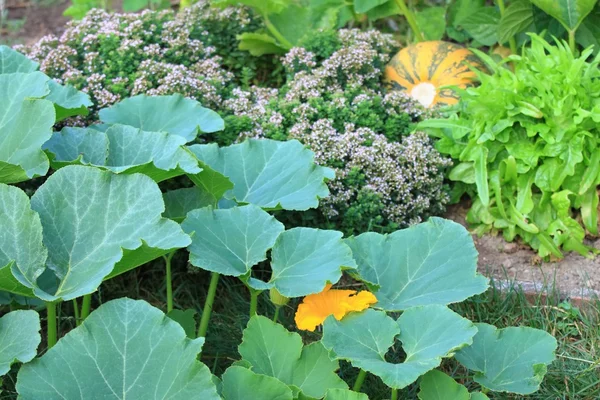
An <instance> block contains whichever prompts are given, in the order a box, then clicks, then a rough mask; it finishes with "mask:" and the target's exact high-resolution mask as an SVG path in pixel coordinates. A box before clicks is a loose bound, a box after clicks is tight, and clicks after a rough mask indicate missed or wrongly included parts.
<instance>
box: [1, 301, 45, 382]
mask: <svg viewBox="0 0 600 400" xmlns="http://www.w3.org/2000/svg"><path fill="white" fill-rule="evenodd" d="M41 340H42V338H41V336H40V317H39V315H38V313H36V312H35V311H32V310H18V311H12V312H9V313H8V314H6V315H4V316H2V317H1V318H0V348H2V352H1V353H0V375H5V374H6V373H7V372H8V371H9V370H10V366H11V365H12V364H13V363H15V362H17V361H18V362H22V363H27V362H29V361H31V360H33V358H34V357H35V356H36V355H37V348H38V346H39V344H40V342H41Z"/></svg>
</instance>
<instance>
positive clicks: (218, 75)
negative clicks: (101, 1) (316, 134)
mask: <svg viewBox="0 0 600 400" xmlns="http://www.w3.org/2000/svg"><path fill="white" fill-rule="evenodd" d="M257 24H258V20H256V19H255V18H254V16H253V14H252V12H251V11H250V10H248V9H246V8H232V7H230V8H226V9H215V8H212V7H210V5H209V2H208V0H200V1H199V2H197V3H196V4H195V5H194V6H193V7H191V8H189V9H186V10H184V11H182V12H181V13H179V14H175V13H174V12H172V11H161V12H151V11H145V12H142V13H141V14H109V13H107V12H105V11H102V10H92V11H91V12H90V13H89V14H88V15H87V16H86V17H85V18H83V19H82V20H81V21H72V22H70V23H69V24H68V25H67V29H66V31H65V32H64V33H63V34H62V35H61V36H60V37H55V36H46V37H44V38H42V39H41V40H40V41H39V42H37V43H36V44H34V45H33V46H30V47H19V48H18V50H20V51H21V52H23V53H25V54H26V55H27V56H28V57H30V58H32V59H34V60H36V61H38V62H40V64H41V70H42V71H43V72H45V73H46V74H48V75H49V76H51V77H53V78H54V79H56V80H58V81H60V82H64V83H69V84H72V85H74V86H75V87H77V88H78V89H80V90H82V91H84V92H87V93H89V95H90V96H91V97H92V100H93V102H94V108H93V109H92V110H91V111H92V112H91V115H90V119H93V118H94V117H95V116H96V112H97V110H98V109H101V108H103V107H106V106H108V105H111V104H113V103H116V102H117V101H119V100H121V99H124V98H127V97H129V96H134V95H137V94H150V95H161V94H173V93H180V94H182V95H184V96H188V97H193V98H195V99H198V100H199V101H201V102H202V103H203V104H205V105H206V106H209V107H211V108H214V109H218V108H219V107H220V105H221V103H222V101H223V100H224V99H225V98H226V96H227V93H228V91H230V87H231V86H232V85H238V84H240V83H242V82H249V81H252V80H253V79H255V78H256V74H257V72H256V71H258V70H260V71H261V73H262V76H261V78H262V79H263V80H264V81H266V82H267V83H270V81H272V80H273V79H274V80H277V79H279V80H281V77H280V78H277V76H276V75H275V76H274V77H273V79H271V75H272V71H273V69H274V68H277V67H276V66H277V65H278V64H279V63H278V61H275V62H274V61H273V59H272V57H262V58H257V57H253V56H251V55H250V54H248V53H247V52H244V51H240V50H238V48H237V40H236V36H237V35H238V34H241V33H243V32H246V31H252V30H255V29H256V27H257ZM274 65H275V67H274ZM279 68H280V69H281V67H279ZM280 75H281V74H280Z"/></svg>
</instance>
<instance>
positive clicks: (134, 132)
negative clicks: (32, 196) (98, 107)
mask: <svg viewBox="0 0 600 400" xmlns="http://www.w3.org/2000/svg"><path fill="white" fill-rule="evenodd" d="M184 145H185V139H184V138H183V137H181V136H179V135H170V134H168V133H166V132H145V131H142V130H141V129H138V128H134V127H132V126H127V125H119V124H116V125H112V126H110V127H109V128H108V129H107V130H106V131H105V132H100V131H97V130H95V129H90V128H63V130H62V131H61V132H59V133H55V134H54V135H52V137H51V138H50V140H49V141H48V142H47V143H46V144H45V145H44V148H45V149H46V150H48V151H50V152H51V153H53V155H54V157H53V158H52V160H51V164H52V167H53V168H54V169H58V168H61V167H63V166H65V165H72V164H83V165H92V166H95V167H99V168H101V169H105V170H108V171H112V172H114V173H116V174H133V173H138V172H139V173H143V174H145V175H148V176H149V177H151V178H152V179H153V180H154V181H156V182H161V181H163V180H165V179H168V178H173V177H175V176H178V175H183V174H185V173H187V174H199V173H200V172H201V171H202V169H201V168H200V167H199V166H198V160H197V159H196V157H194V155H193V154H191V152H190V151H189V150H187V148H185V147H184Z"/></svg>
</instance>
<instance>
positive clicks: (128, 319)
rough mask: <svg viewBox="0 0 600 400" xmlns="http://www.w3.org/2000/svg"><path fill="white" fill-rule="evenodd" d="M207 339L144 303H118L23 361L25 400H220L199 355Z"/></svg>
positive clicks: (21, 387)
mask: <svg viewBox="0 0 600 400" xmlns="http://www.w3.org/2000/svg"><path fill="white" fill-rule="evenodd" d="M203 343H204V338H198V339H194V340H191V339H188V338H187V337H186V335H185V332H184V331H183V329H182V328H181V326H179V324H178V323H177V322H175V321H172V320H170V319H169V318H168V317H166V316H165V315H164V314H163V313H162V311H160V310H158V309H156V308H154V307H152V306H151V305H149V304H148V303H146V302H144V301H141V300H130V299H118V300H113V301H111V302H108V303H106V304H104V305H102V306H101V307H100V308H98V309H97V310H96V311H94V312H93V313H92V314H91V315H90V316H89V317H88V318H87V319H86V320H85V321H84V322H83V324H82V325H81V326H79V327H78V328H76V329H74V330H72V331H71V332H69V333H68V334H67V335H66V336H65V337H63V338H62V339H61V340H60V341H59V342H58V343H57V344H56V345H55V346H54V347H52V348H51V349H50V350H48V352H47V353H46V354H44V355H43V356H42V357H41V358H38V359H36V360H35V361H33V362H31V363H29V364H26V365H25V366H23V367H22V368H21V370H20V371H19V375H18V380H17V392H18V393H19V399H22V400H40V399H44V400H54V399H56V400H58V399H61V400H64V399H69V400H76V399H77V400H90V399H122V400H125V399H144V400H159V399H160V400H162V399H172V400H190V399H199V400H200V399H201V400H213V399H214V400H218V399H220V397H219V395H218V394H217V391H216V388H215V386H214V383H213V382H212V375H211V373H210V371H209V370H208V368H207V367H206V366H205V365H204V364H202V363H201V362H199V361H198V360H197V357H198V353H199V352H200V350H201V348H202V344H203Z"/></svg>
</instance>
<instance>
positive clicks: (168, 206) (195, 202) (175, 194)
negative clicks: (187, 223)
mask: <svg viewBox="0 0 600 400" xmlns="http://www.w3.org/2000/svg"><path fill="white" fill-rule="evenodd" d="M163 200H164V202H165V212H164V213H163V217H165V218H169V219H172V220H174V221H177V222H182V221H183V220H184V219H185V217H186V216H187V215H188V213H189V212H190V211H192V210H197V209H199V208H203V207H208V206H213V207H215V206H216V205H217V199H216V198H215V197H214V196H213V195H212V194H211V193H208V192H206V191H204V190H202V189H201V188H198V187H191V188H182V189H175V190H170V191H168V192H165V193H163Z"/></svg>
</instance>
